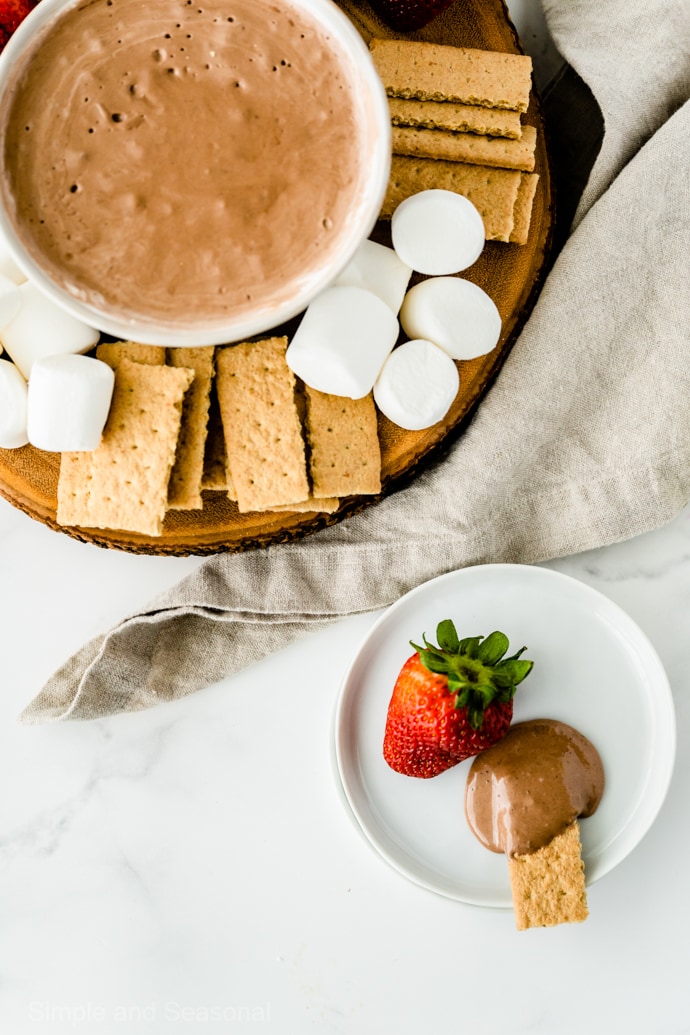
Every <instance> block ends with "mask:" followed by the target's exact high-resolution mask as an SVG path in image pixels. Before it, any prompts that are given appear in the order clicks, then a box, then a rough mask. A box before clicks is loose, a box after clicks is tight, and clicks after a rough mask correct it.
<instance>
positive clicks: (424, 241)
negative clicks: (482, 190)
mask: <svg viewBox="0 0 690 1035" xmlns="http://www.w3.org/2000/svg"><path fill="white" fill-rule="evenodd" d="M391 236H392V239H393V247H394V248H395V250H396V252H397V253H398V255H399V256H400V258H401V259H402V261H403V262H405V263H407V265H408V266H411V267H412V269H413V270H417V272H418V273H426V274H428V275H429V276H432V277H436V276H445V275H446V274H450V273H459V272H460V270H465V269H467V267H468V266H471V265H472V264H473V263H475V262H476V261H477V259H478V258H479V256H480V255H481V253H482V249H483V248H484V244H485V240H486V234H485V230H484V221H483V220H482V217H481V216H480V215H479V212H478V211H477V209H476V208H475V207H474V205H473V204H472V202H471V201H470V200H469V199H468V198H466V197H464V196H463V195H462V194H455V193H454V192H453V191H450V190H423V191H420V192H419V193H418V194H413V195H412V196H411V197H409V198H405V200H404V201H402V202H401V203H400V204H399V205H398V207H397V208H396V210H395V212H394V213H393V217H392V219H391Z"/></svg>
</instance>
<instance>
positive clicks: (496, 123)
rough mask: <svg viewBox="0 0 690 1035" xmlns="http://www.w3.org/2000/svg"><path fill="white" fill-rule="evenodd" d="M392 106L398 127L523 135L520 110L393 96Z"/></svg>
mask: <svg viewBox="0 0 690 1035" xmlns="http://www.w3.org/2000/svg"><path fill="white" fill-rule="evenodd" d="M388 106H389V107H390V112H391V122H392V123H393V125H394V126H416V127H418V128H419V129H449V130H452V131H453V132H455V133H480V134H481V135H482V136H488V137H505V138H507V139H510V140H519V139H520V137H521V136H522V123H521V121H520V112H519V111H509V110H507V109H505V108H483V107H480V106H479V105H474V104H458V103H456V102H455V101H416V100H405V99H404V98H402V97H389V98H388Z"/></svg>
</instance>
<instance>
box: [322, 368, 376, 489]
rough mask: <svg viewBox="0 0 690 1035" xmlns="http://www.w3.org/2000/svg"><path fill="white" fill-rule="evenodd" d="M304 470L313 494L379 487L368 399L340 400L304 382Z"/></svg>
mask: <svg viewBox="0 0 690 1035" xmlns="http://www.w3.org/2000/svg"><path fill="white" fill-rule="evenodd" d="M305 394H306V398H307V440H308V442H309V446H310V449H311V454H310V473H311V480H312V485H313V488H314V495H315V496H358V495H375V494H376V493H378V492H380V491H381V448H380V445H379V439H378V430H377V419H376V408H375V406H374V398H373V396H372V395H371V394H370V395H365V396H364V398H363V399H346V398H343V397H341V396H339V395H328V394H326V393H324V392H317V391H315V390H314V389H313V388H309V387H308V386H305Z"/></svg>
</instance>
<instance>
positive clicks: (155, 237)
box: [0, 0, 390, 345]
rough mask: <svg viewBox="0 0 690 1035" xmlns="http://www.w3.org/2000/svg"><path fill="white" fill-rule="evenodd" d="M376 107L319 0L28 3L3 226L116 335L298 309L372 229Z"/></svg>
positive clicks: (41, 269)
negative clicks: (34, 5)
mask: <svg viewBox="0 0 690 1035" xmlns="http://www.w3.org/2000/svg"><path fill="white" fill-rule="evenodd" d="M389 164H390V117H389V112H388V105H387V101H386V97H385V93H384V90H383V87H382V85H381V83H380V80H379V78H378V75H377V73H376V71H375V69H374V66H373V62H372V61H371V58H370V56H369V52H368V50H367V47H366V45H365V43H364V41H363V40H362V39H361V37H360V36H359V34H358V32H357V30H356V29H355V28H354V26H353V25H352V24H351V22H350V21H349V20H348V18H347V17H346V16H345V15H344V14H343V12H342V11H340V9H339V8H338V7H336V5H335V4H334V3H332V2H331V0H149V2H147V3H143V2H142V0H79V2H77V3H75V2H74V0H68V2H65V0H41V3H40V4H39V5H38V6H37V7H36V8H35V10H34V11H33V12H32V13H31V14H30V15H29V17H28V18H27V19H26V20H25V21H24V22H23V23H22V25H21V26H20V27H19V29H18V30H17V32H16V33H15V35H14V36H13V37H12V39H11V40H10V43H9V44H8V46H7V47H6V49H5V51H4V53H3V54H2V56H1V57H0V230H2V232H3V233H4V236H5V237H6V238H7V241H8V244H9V246H10V248H11V250H12V252H13V254H14V257H15V259H16V260H17V262H18V263H19V265H20V266H21V267H22V268H23V270H24V272H25V273H26V274H27V276H29V277H30V278H31V279H32V280H34V282H35V283H36V284H37V286H38V287H40V288H41V289H42V290H43V291H44V292H45V293H46V294H47V295H49V296H50V297H51V298H52V299H53V300H54V301H56V302H57V303H59V304H60V305H62V306H63V307H64V308H65V309H68V310H69V311H70V312H72V313H73V314H74V315H75V316H77V317H79V318H80V319H82V320H84V321H85V322H87V323H89V324H91V325H93V326H95V327H98V328H100V329H101V330H103V331H106V332H108V333H110V334H113V335H115V336H117V337H122V338H130V339H134V340H138V341H141V342H144V343H151V344H166V345H213V344H221V343H224V342H231V341H237V340H239V339H241V338H245V337H249V336H251V335H254V334H260V333H264V332H266V331H268V330H270V329H271V328H273V327H276V326H277V325H279V324H280V323H282V322H283V321H285V320H287V319H289V318H291V317H293V316H295V315H296V314H298V313H299V312H301V311H302V310H303V309H304V308H305V307H306V306H307V304H308V303H309V302H310V301H311V299H312V298H314V297H315V296H316V295H317V294H318V293H319V292H320V291H321V290H322V289H323V288H325V287H327V286H328V284H330V283H331V282H332V280H334V279H335V277H336V276H337V275H338V273H340V271H341V270H342V269H343V268H344V267H345V265H346V264H347V263H348V262H349V260H350V259H351V257H352V255H353V254H354V252H355V250H356V248H357V247H358V245H359V244H360V242H361V241H362V240H363V239H364V238H365V237H366V236H367V235H368V234H369V232H370V231H371V229H372V227H373V225H374V223H375V221H376V219H377V216H378V213H379V210H380V206H381V202H382V199H383V195H384V192H385V188H386V183H387V178H388V171H389Z"/></svg>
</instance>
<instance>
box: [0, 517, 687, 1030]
mask: <svg viewBox="0 0 690 1035" xmlns="http://www.w3.org/2000/svg"><path fill="white" fill-rule="evenodd" d="M197 563H199V562H198V561H197V560H195V559H179V560H177V559H174V558H147V557H133V556H129V555H125V554H119V553H115V552H109V551H104V550H100V549H98V548H97V547H92V546H87V545H83V544H81V543H78V542H75V541H73V540H71V539H69V538H68V537H66V536H63V535H60V534H58V533H54V532H51V531H49V530H48V529H46V528H44V527H43V526H41V525H39V524H36V523H34V522H33V521H31V520H29V519H28V518H26V517H24V516H23V515H22V514H20V513H19V512H17V511H15V510H13V509H12V508H11V507H10V506H9V505H8V504H6V503H5V502H4V501H2V500H0V573H1V577H2V594H1V595H0V629H1V630H2V662H1V664H0V676H1V685H2V696H1V705H0V707H1V709H2V721H1V723H0V766H1V773H2V787H3V794H2V799H1V804H0V896H1V897H2V910H1V915H2V923H0V1025H1V1026H2V1030H3V1031H6V1032H7V1033H8V1035H24V1033H33V1032H43V1031H46V1032H48V1031H49V1032H51V1033H52V1032H70V1033H72V1032H83V1033H88V1035H100V1033H105V1035H116V1033H119V1032H121V1031H127V1032H132V1033H136V1035H140V1033H148V1032H151V1033H159V1032H168V1031H171V1032H177V1031H180V1032H207V1031H208V1032H213V1033H214V1035H215V1033H219V1032H222V1033H225V1032H235V1031H248V1030H252V1031H254V1030H256V1031H263V1030H266V1031H271V1032H275V1033H276V1035H278V1033H279V1035H300V1033H302V1032H305V1033H306V1032H311V1031H318V1032H328V1033H334V1035H336V1033H337V1035H345V1033H347V1035H350V1033H353V1035H354V1033H357V1035H359V1033H362V1035H369V1033H372V1035H377V1033H379V1032H396V1033H397V1035H417V1033H418V1032H419V1031H424V1032H427V1031H434V1030H448V1025H449V1024H455V1023H456V1022H453V1021H452V1018H454V1017H456V1016H457V1015H459V1016H460V1017H461V1018H462V1025H460V1023H459V1022H457V1027H451V1028H450V1029H449V1030H453V1031H461V1030H462V1031H475V1032H478V1033H480V1035H493V1033H494V1032H495V1033H497V1035H498V1033H503V1032H506V1031H510V1032H512V1033H515V1035H517V1033H527V1032H529V1033H533V1032H538V1033H543V1035H554V1033H558V1035H568V1033H573V1035H576V1033H577V1035H580V1033H581V1032H582V1031H583V1030H587V1031H589V1032H592V1033H593V1035H608V1033H610V1032H611V1031H612V1030H615V1029H616V1028H618V1030H622V1031H625V1033H626V1035H636V1033H639V1035H649V1033H650V1032H654V1033H655V1035H656V1033H660V1035H671V1033H679V1035H680V1033H681V1032H685V1031H687V995H686V981H685V974H684V965H685V959H686V951H685V949H684V945H685V934H684V932H685V930H686V925H687V926H688V927H689V928H690V898H689V897H688V895H687V892H686V878H685V873H684V861H685V859H686V858H687V855H688V851H689V850H690V832H689V826H688V823H687V822H686V814H687V797H686V789H685V788H686V787H687V783H686V781H687V768H688V765H687V757H688V755H687V752H686V748H687V747H688V738H689V737H690V726H689V725H688V721H687V720H688V709H687V701H689V700H690V670H689V668H688V665H687V658H686V654H687V643H688V640H690V594H689V590H688V586H690V508H688V509H687V510H686V511H685V512H684V513H682V514H680V515H679V516H678V517H677V518H676V520H674V521H673V522H672V523H671V524H670V525H668V526H666V527H665V528H662V529H660V530H657V531H655V532H651V533H649V534H647V535H645V536H641V537H639V538H638V539H635V540H632V541H630V542H627V543H621V544H617V545H615V546H611V547H608V548H605V549H601V550H598V551H593V552H590V553H587V554H582V555H580V556H577V557H572V558H567V559H564V560H559V561H557V562H554V563H552V564H551V565H549V566H550V567H553V568H555V569H557V570H559V571H562V572H566V573H568V574H570V575H572V576H574V577H576V578H578V579H581V580H582V581H584V582H586V583H588V584H589V585H591V586H594V587H595V588H597V589H598V590H600V591H601V592H603V593H605V594H606V595H607V596H609V597H610V598H611V599H613V600H614V601H616V602H617V603H618V604H619V605H620V606H622V607H623V608H624V609H625V610H626V611H627V612H628V613H629V614H630V615H631V616H632V617H633V618H634V619H635V620H636V621H637V623H638V624H639V625H640V626H641V628H642V629H643V631H644V632H645V633H646V634H647V636H648V637H649V638H650V640H651V642H652V644H653V645H654V646H655V647H656V649H657V651H658V652H659V655H660V657H661V659H662V661H663V663H664V665H665V667H666V669H667V672H668V675H669V678H670V681H671V685H672V689H673V694H674V698H675V703H676V709H677V718H678V760H677V764H676V770H675V775H674V778H673V781H672V784H671V788H670V792H669V794H668V797H667V799H666V802H665V804H664V806H663V808H662V810H661V813H660V815H659V817H658V819H657V821H656V823H655V824H654V825H653V826H652V828H651V830H650V831H649V833H648V834H647V835H646V837H645V838H644V839H643V841H642V842H641V843H640V845H639V846H638V847H637V848H636V849H635V850H634V851H633V852H632V853H631V855H629V856H628V858H627V859H626V860H625V861H624V862H623V863H621V864H620V865H619V866H618V867H617V868H616V869H615V870H613V871H612V872H611V873H609V874H608V875H607V876H605V877H603V878H602V879H601V880H599V881H598V882H596V883H595V884H594V885H592V886H591V887H590V889H589V905H590V917H589V919H588V920H587V921H586V923H584V924H582V925H577V926H574V927H563V928H554V929H550V930H545V931H530V932H525V933H520V934H518V933H517V932H516V930H515V925H514V920H513V916H512V913H511V911H510V910H488V909H480V908H476V907H473V906H466V905H463V904H461V903H457V902H452V901H449V900H446V899H444V898H441V897H438V896H436V895H434V894H432V893H430V892H427V891H424V890H422V889H421V888H419V887H417V886H416V885H413V884H411V883H409V882H408V881H407V880H406V879H405V878H404V877H402V876H400V875H399V874H398V873H396V872H394V871H393V870H392V869H390V868H389V867H388V865H387V864H386V863H384V862H383V861H382V860H381V859H380V858H379V857H378V856H377V855H375V854H374V853H373V852H372V851H371V850H370V849H369V848H368V847H367V845H366V844H365V842H364V840H363V839H362V838H361V837H360V836H359V835H358V834H357V832H356V831H355V829H354V827H353V824H352V822H351V820H350V818H349V816H348V815H347V814H346V812H345V810H344V808H343V806H342V803H341V800H340V797H339V792H338V789H337V787H336V783H335V780H334V778H333V775H332V771H331V764H330V737H331V719H332V712H333V706H334V702H335V698H336V694H337V690H338V684H339V681H340V678H341V675H342V674H343V673H344V672H345V669H346V668H347V666H348V664H349V662H350V660H351V658H352V655H353V653H354V651H355V650H356V649H357V647H358V645H359V642H360V640H361V639H362V638H363V636H364V635H365V634H366V632H367V631H368V629H369V628H370V627H371V625H372V624H373V622H374V621H375V619H376V617H377V615H375V614H372V615H363V616H358V617H355V618H350V619H345V620H342V621H340V622H337V623H336V624H334V625H333V626H331V627H330V628H328V629H327V630H326V631H323V632H320V633H315V634H313V635H312V636H311V637H309V638H308V640H305V641H302V642H301V643H298V644H294V645H292V646H291V647H289V648H288V649H286V650H284V651H283V652H281V653H280V654H277V655H274V656H272V657H269V658H268V659H266V660H264V661H263V662H261V663H259V664H257V665H254V666H253V667H252V668H251V669H247V670H246V671H244V672H242V673H240V674H239V675H237V676H235V677H233V678H230V679H226V680H224V681H223V682H222V683H220V684H218V685H216V686H214V687H211V688H209V689H207V690H204V691H201V692H200V693H198V694H195V695H193V696H191V697H189V698H187V699H185V700H183V701H180V702H177V703H174V704H168V705H163V706H161V707H159V708H156V709H153V710H151V711H148V712H142V713H139V714H137V715H127V716H119V717H116V718H113V719H110V720H104V721H98V722H93V723H85V724H70V723H65V724H59V725H53V726H39V727H24V726H20V725H18V724H17V723H16V716H17V714H18V713H19V711H20V710H21V709H22V707H23V706H24V705H25V704H26V703H27V702H28V701H29V699H30V698H31V697H32V696H33V695H34V693H35V692H36V691H37V690H38V689H39V688H40V686H41V684H42V682H43V681H44V680H45V678H46V677H47V676H49V675H50V673H51V672H52V671H53V670H54V669H55V668H56V667H57V666H58V665H59V664H60V663H61V662H62V661H63V660H64V659H65V658H66V656H67V655H68V654H69V653H70V652H71V651H72V650H73V649H74V648H76V647H78V646H79V645H80V644H81V643H82V642H83V641H84V640H86V639H87V638H89V637H91V636H93V635H94V634H96V633H98V632H100V631H102V630H104V629H106V628H108V627H109V626H110V625H112V624H114V623H115V622H116V621H117V620H118V619H119V618H120V617H122V615H123V614H125V613H126V612H128V611H130V610H132V609H134V608H136V607H137V606H138V605H140V604H143V603H144V602H145V601H147V600H148V599H149V598H150V597H151V596H153V595H154V594H155V593H157V592H158V591H159V590H162V589H163V588H165V587H166V586H168V585H171V584H172V583H174V582H175V581H176V580H177V579H179V578H180V577H182V576H183V575H184V574H185V573H187V572H189V571H190V570H191V569H192V568H194V566H195V565H196V564H197ZM325 672H327V673H328V675H327V676H324V673H325ZM595 677H596V675H595V673H593V678H595ZM269 703H270V708H268V709H267V705H268V704H269ZM624 735H625V734H624V731H623V730H622V731H621V736H624ZM213 1011H216V1018H217V1019H214V1014H213Z"/></svg>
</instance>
